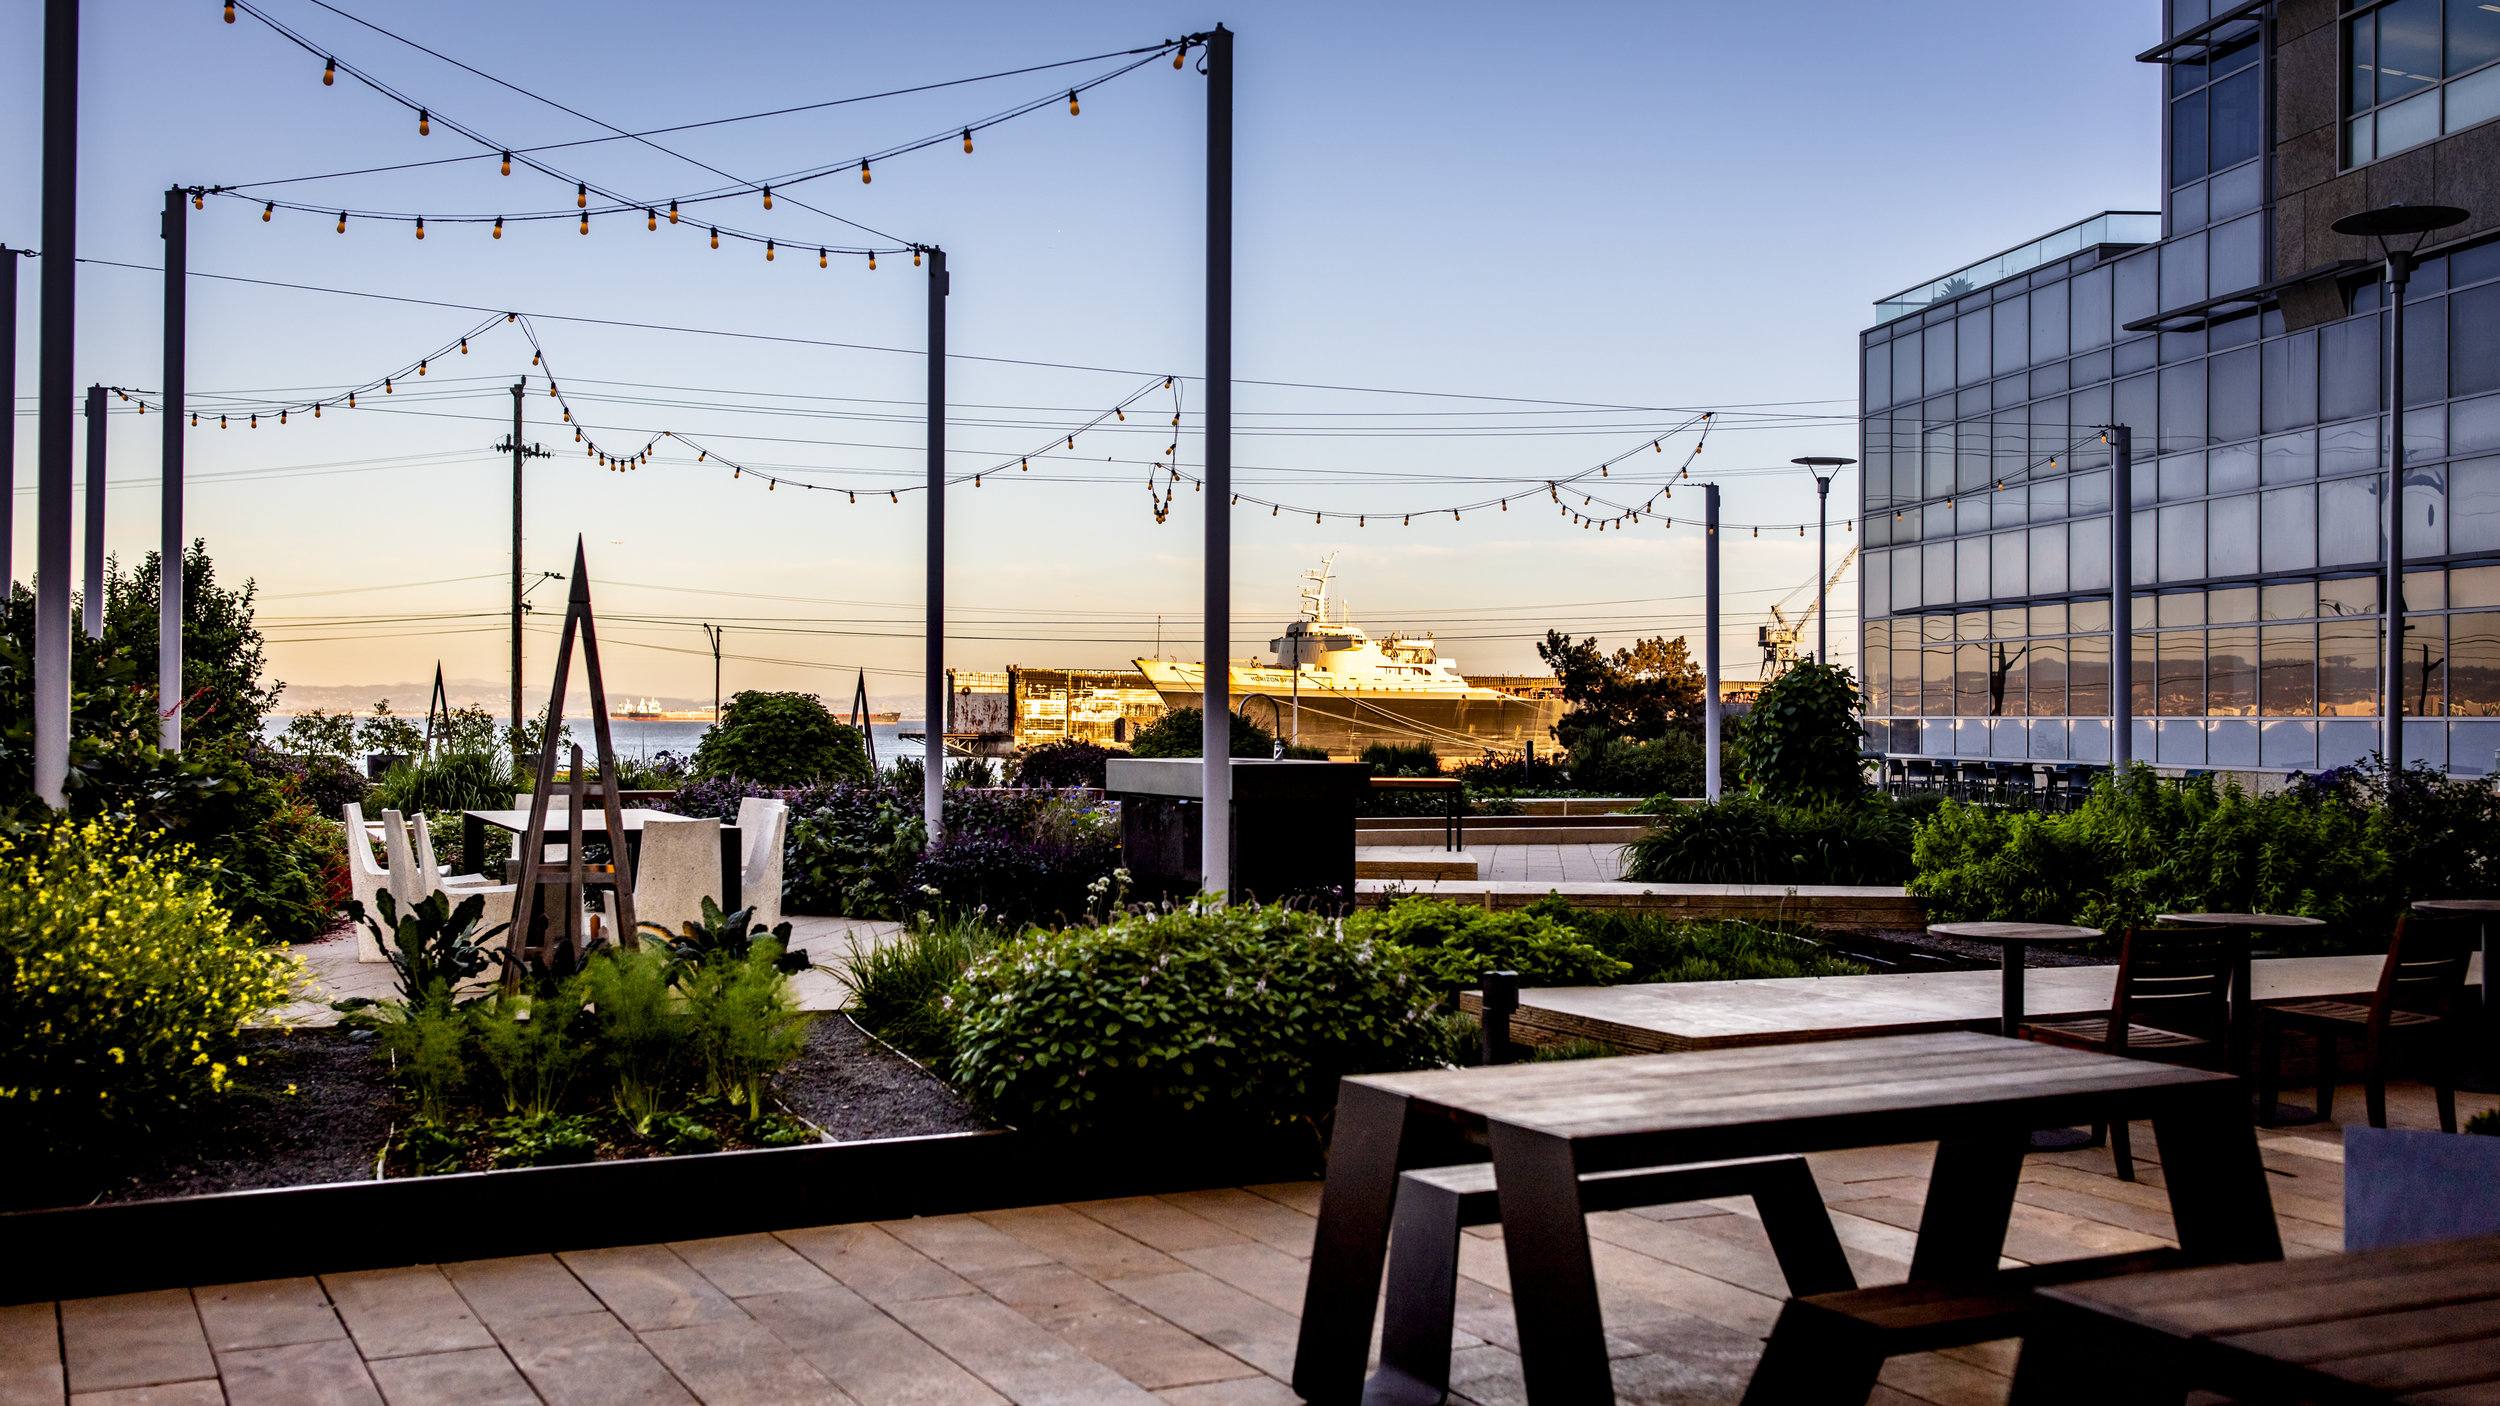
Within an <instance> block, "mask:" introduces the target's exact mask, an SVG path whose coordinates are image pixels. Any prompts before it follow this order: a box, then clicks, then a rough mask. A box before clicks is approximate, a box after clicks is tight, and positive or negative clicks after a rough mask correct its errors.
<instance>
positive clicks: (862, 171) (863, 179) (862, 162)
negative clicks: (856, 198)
mask: <svg viewBox="0 0 2500 1406" xmlns="http://www.w3.org/2000/svg"><path fill="white" fill-rule="evenodd" d="M859 183H860V184H861V185H866V184H868V158H867V157H865V156H863V157H861V158H860V159H859Z"/></svg>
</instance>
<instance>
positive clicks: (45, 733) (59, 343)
mask: <svg viewBox="0 0 2500 1406" xmlns="http://www.w3.org/2000/svg"><path fill="white" fill-rule="evenodd" d="M42 288H43V294H42V296H43V314H42V318H43V321H42V327H43V337H42V344H43V350H42V359H41V361H40V362H39V364H38V365H37V368H36V371H35V403H36V406H37V409H38V412H39V415H40V420H39V428H38V429H37V431H36V440H35V472H36V476H37V489H36V497H35V794H36V795H37V796H38V797H40V798H42V800H43V803H44V804H45V805H48V806H52V807H54V808H55V809H58V808H59V807H60V805H61V801H62V787H63V784H64V783H65V782H67V781H68V779H69V532H70V526H69V493H70V415H71V409H70V398H71V396H72V395H73V394H74V393H75V383H74V382H73V381H72V380H71V375H72V370H71V366H70V360H71V357H72V356H73V355H74V353H75V350H76V343H77V334H78V0H44V7H43V283H42Z"/></svg>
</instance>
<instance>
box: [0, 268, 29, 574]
mask: <svg viewBox="0 0 2500 1406" xmlns="http://www.w3.org/2000/svg"><path fill="white" fill-rule="evenodd" d="M24 253H25V251H24V250H22V249H12V248H10V247H9V246H8V245H6V244H0V399H5V400H6V401H7V402H8V406H9V425H8V429H7V430H6V432H0V610H5V609H7V608H8V598H9V596H10V595H11V594H13V593H14V592H15V591H16V589H17V577H16V576H15V575H13V574H12V573H11V570H10V566H11V563H10V560H9V554H10V549H11V548H12V547H13V546H14V545H15V540H16V537H17V261H18V259H19V257H20V256H22V255H23V254H24Z"/></svg>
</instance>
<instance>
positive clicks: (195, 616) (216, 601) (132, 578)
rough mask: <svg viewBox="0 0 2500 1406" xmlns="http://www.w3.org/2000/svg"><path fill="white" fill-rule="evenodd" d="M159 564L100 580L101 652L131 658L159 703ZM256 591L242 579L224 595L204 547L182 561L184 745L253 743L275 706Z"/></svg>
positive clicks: (112, 568) (152, 556)
mask: <svg viewBox="0 0 2500 1406" xmlns="http://www.w3.org/2000/svg"><path fill="white" fill-rule="evenodd" d="M161 571H162V563H161V561H160V560H159V558H158V555H157V553H155V552H150V553H148V554H147V556H146V557H145V558H143V559H142V560H141V561H140V563H139V567H138V569H137V570H136V571H133V572H131V573H130V574H128V575H123V574H122V571H121V567H120V563H118V562H115V563H112V564H110V565H109V566H108V568H107V571H106V574H105V578H104V650H105V653H107V654H118V655H122V656H124V657H126V658H128V659H129V660H130V661H131V663H132V665H133V667H134V668H135V669H136V670H137V676H138V683H139V686H140V688H142V689H143V690H145V691H146V693H147V695H148V697H149V698H150V699H151V700H153V699H154V698H155V697H156V623H157V622H156V613H157V595H158V580H159V576H160V574H161ZM258 589H259V588H258V587H257V586H256V585H255V584H254V583H253V582H252V581H251V580H250V579H249V578H246V579H245V581H244V582H243V584H242V586H241V587H240V588H237V589H231V590H230V589H228V588H226V587H224V586H220V585H218V584H217V568H216V566H215V565H214V564H213V563H211V562H210V561H209V559H208V542H207V539H205V538H201V539H197V540H194V541H193V542H192V543H191V547H190V550H188V551H186V552H184V553H183V557H182V689H183V703H182V743H183V745H184V746H185V747H189V746H193V745H195V744H198V743H206V742H218V741H223V740H225V739H227V738H232V737H244V738H249V737H257V736H259V734H260V728H261V720H262V719H263V718H264V717H266V716H267V715H268V713H269V711H270V710H271V709H272V708H275V707H276V706H277V705H278V695H279V694H280V693H282V692H284V691H285V690H286V685H285V684H283V683H278V682H274V681H273V682H270V683H268V684H263V683H262V682H261V678H260V671H261V669H262V667H263V665H264V664H265V663H266V660H265V658H264V651H263V649H262V645H261V637H260V630H259V627H258V626H257V625H255V624H254V623H253V619H252V598H253V596H254V595H255V594H256V593H257V592H258Z"/></svg>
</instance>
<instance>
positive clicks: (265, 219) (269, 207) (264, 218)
mask: <svg viewBox="0 0 2500 1406" xmlns="http://www.w3.org/2000/svg"><path fill="white" fill-rule="evenodd" d="M277 208H278V202H276V201H274V200H273V201H270V202H269V203H267V204H265V205H263V206H261V207H260V222H261V223H262V224H267V223H269V216H270V214H271V212H273V211H275V210H276V209H277Z"/></svg>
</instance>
